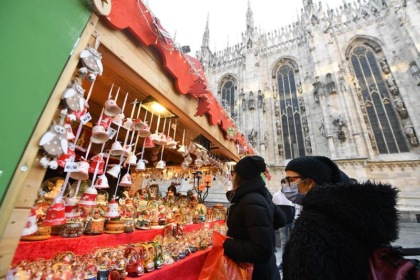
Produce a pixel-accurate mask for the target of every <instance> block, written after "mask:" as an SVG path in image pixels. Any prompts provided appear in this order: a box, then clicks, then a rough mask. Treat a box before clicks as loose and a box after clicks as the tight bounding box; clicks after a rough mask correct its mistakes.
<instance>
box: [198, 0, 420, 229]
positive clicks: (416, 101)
mask: <svg viewBox="0 0 420 280" xmlns="http://www.w3.org/2000/svg"><path fill="white" fill-rule="evenodd" d="M299 18H300V19H299V20H298V21H297V22H294V23H290V24H289V25H287V26H284V27H279V29H277V30H274V31H271V32H268V33H262V32H260V30H258V29H257V27H255V26H254V22H253V12H252V9H251V6H250V3H249V2H248V10H247V13H246V26H245V28H244V32H243V33H242V36H241V38H242V41H241V42H238V44H236V45H234V46H231V47H227V48H226V49H224V50H222V51H217V52H212V51H211V50H210V48H209V36H210V30H209V28H208V20H209V19H207V26H206V29H205V32H204V36H203V42H202V46H201V50H200V51H199V52H197V57H198V58H199V59H200V61H201V63H202V65H203V68H204V71H205V73H206V76H207V80H208V88H209V89H210V90H211V91H212V92H213V94H215V95H217V98H218V100H219V101H220V102H221V104H222V105H223V107H224V108H225V109H226V111H227V112H229V113H230V115H231V117H232V119H233V120H234V121H235V122H236V124H237V126H238V127H239V128H240V129H241V130H242V132H243V133H244V135H247V137H248V140H249V143H251V145H252V146H253V148H254V150H255V151H256V153H257V154H259V155H261V156H263V157H264V158H265V159H266V161H267V162H268V164H269V166H270V170H271V173H272V176H273V180H272V182H270V183H269V187H270V189H271V190H272V191H277V188H278V185H279V181H280V179H279V178H280V177H281V176H284V166H285V165H286V163H287V161H288V160H290V159H292V158H295V157H299V156H303V155H324V156H328V157H330V158H332V159H333V160H334V161H335V162H336V163H337V164H338V165H339V166H340V168H342V169H343V170H344V171H345V172H346V173H347V174H348V175H349V176H350V177H352V178H355V179H357V180H362V181H363V180H368V179H371V180H379V181H383V182H389V183H391V184H394V185H395V186H397V187H398V188H399V189H400V198H399V208H400V211H401V213H402V219H403V220H404V219H405V220H410V221H416V222H420V146H419V136H420V0H366V1H357V2H351V3H350V2H347V0H343V5H342V6H340V7H338V8H335V9H329V8H327V9H325V8H323V7H322V5H321V3H319V4H316V3H313V2H312V1H310V0H304V1H303V9H302V11H301V14H300V15H299Z"/></svg>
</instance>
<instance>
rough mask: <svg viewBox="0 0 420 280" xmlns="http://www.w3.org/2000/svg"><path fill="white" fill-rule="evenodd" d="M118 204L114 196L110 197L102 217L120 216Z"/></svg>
mask: <svg viewBox="0 0 420 280" xmlns="http://www.w3.org/2000/svg"><path fill="white" fill-rule="evenodd" d="M118 208H119V205H118V202H117V201H116V200H115V198H113V199H111V201H110V202H109V203H108V206H107V208H106V212H105V214H104V218H118V217H119V216H120V212H119V211H118Z"/></svg>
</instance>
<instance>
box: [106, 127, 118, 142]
mask: <svg viewBox="0 0 420 280" xmlns="http://www.w3.org/2000/svg"><path fill="white" fill-rule="evenodd" d="M106 133H108V135H109V139H112V138H114V136H115V134H116V133H117V130H116V129H113V128H112V127H110V128H108V131H107V132H106Z"/></svg>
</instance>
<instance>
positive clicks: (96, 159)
mask: <svg viewBox="0 0 420 280" xmlns="http://www.w3.org/2000/svg"><path fill="white" fill-rule="evenodd" d="M104 166H105V160H104V159H103V157H102V154H98V155H94V156H93V157H92V158H91V162H90V165H89V170H88V171H89V173H91V174H94V173H95V170H96V168H98V170H97V174H99V175H101V174H103V173H104Z"/></svg>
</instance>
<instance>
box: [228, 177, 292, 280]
mask: <svg viewBox="0 0 420 280" xmlns="http://www.w3.org/2000/svg"><path fill="white" fill-rule="evenodd" d="M230 201H231V203H233V204H232V205H231V207H230V209H229V216H228V219H227V226H228V232H227V235H228V236H229V237H231V238H228V239H226V241H225V243H224V244H223V246H224V250H225V255H227V256H228V257H230V258H231V259H233V260H235V261H242V262H251V263H253V264H254V272H253V275H252V279H254V280H255V279H269V280H276V279H280V274H279V271H278V268H277V266H276V257H275V255H274V248H275V235H274V230H275V229H278V228H280V227H282V226H284V225H285V224H286V217H285V216H284V214H283V213H282V212H281V211H280V209H279V208H278V207H275V206H274V204H273V203H272V201H271V194H270V193H269V191H268V189H267V188H266V187H265V182H264V180H263V179H262V178H261V177H256V178H253V179H251V180H249V181H247V182H246V183H244V184H242V185H240V186H239V187H238V189H237V190H236V192H235V193H234V194H233V195H232V196H231V200H230Z"/></svg>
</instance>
